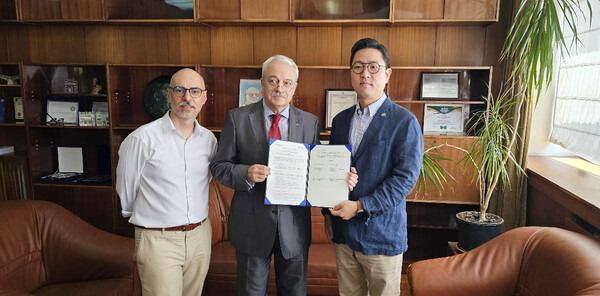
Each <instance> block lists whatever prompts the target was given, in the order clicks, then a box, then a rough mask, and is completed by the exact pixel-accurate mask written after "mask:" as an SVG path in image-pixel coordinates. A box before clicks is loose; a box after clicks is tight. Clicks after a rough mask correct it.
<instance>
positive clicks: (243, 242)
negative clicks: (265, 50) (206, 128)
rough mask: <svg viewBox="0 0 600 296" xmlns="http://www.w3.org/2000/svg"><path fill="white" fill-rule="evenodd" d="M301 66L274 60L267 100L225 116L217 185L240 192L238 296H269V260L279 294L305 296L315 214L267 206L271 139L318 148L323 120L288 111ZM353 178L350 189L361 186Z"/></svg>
mask: <svg viewBox="0 0 600 296" xmlns="http://www.w3.org/2000/svg"><path fill="white" fill-rule="evenodd" d="M297 80H298V67H297V66H296V64H295V63H294V61H292V60H291V59H290V58H288V57H286V56H282V55H275V56H272V57H270V58H269V59H267V60H266V61H265V62H264V63H263V67H262V78H261V84H262V89H263V93H264V99H263V100H261V101H259V102H257V103H254V104H251V105H248V106H244V107H240V108H237V109H233V110H230V111H228V112H227V114H226V116H225V125H224V126H223V131H222V132H221V138H220V140H219V148H218V150H217V155H216V157H215V159H214V160H213V162H212V163H211V165H210V168H211V171H212V173H213V176H214V177H215V179H217V180H218V181H219V182H221V183H222V184H224V185H225V186H228V187H231V188H233V189H234V190H235V193H234V195H233V200H232V202H231V211H230V214H229V224H228V231H229V241H230V242H231V244H232V246H233V247H234V248H235V251H236V261H237V289H238V295H267V287H268V281H269V266H270V263H271V255H274V258H275V279H276V287H277V294H278V295H286V296H287V295H306V274H307V264H308V247H309V246H310V238H311V224H310V223H311V222H310V208H309V207H299V206H282V205H265V204H264V200H265V179H266V178H267V176H268V175H269V174H270V171H271V170H270V168H269V167H268V166H267V160H268V155H269V138H274V139H281V140H285V141H291V142H297V143H306V144H318V143H319V131H320V125H319V119H318V118H317V117H316V116H314V115H312V114H309V113H307V112H304V111H302V110H300V109H298V108H295V107H293V106H291V105H290V101H291V100H292V97H293V96H294V91H295V90H296V86H297V85H298V83H297ZM355 177H356V174H351V173H349V177H348V179H349V180H348V183H349V187H353V186H354V185H350V184H355V183H356V181H357V180H356V178H355Z"/></svg>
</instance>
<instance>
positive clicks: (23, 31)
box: [0, 25, 31, 62]
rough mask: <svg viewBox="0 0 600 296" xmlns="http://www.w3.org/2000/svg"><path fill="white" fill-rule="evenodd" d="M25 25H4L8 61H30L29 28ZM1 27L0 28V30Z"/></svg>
mask: <svg viewBox="0 0 600 296" xmlns="http://www.w3.org/2000/svg"><path fill="white" fill-rule="evenodd" d="M29 28H31V27H28V26H25V25H7V26H5V27H4V29H5V32H6V43H5V44H6V48H7V50H8V58H7V60H6V61H8V62H20V61H23V62H30V61H31V50H30V48H31V42H30V35H29V33H30V29H29ZM1 31H2V29H1V28H0V32H1Z"/></svg>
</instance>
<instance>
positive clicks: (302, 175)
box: [265, 140, 308, 206]
mask: <svg viewBox="0 0 600 296" xmlns="http://www.w3.org/2000/svg"><path fill="white" fill-rule="evenodd" d="M307 166H308V145H307V144H302V143H293V142H287V141H281V140H272V142H271V145H270V149H269V168H270V169H271V175H269V177H267V188H266V192H265V204H277V205H294V206H299V205H304V204H305V201H306V167H307Z"/></svg>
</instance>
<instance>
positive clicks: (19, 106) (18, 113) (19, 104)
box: [13, 97, 24, 123]
mask: <svg viewBox="0 0 600 296" xmlns="http://www.w3.org/2000/svg"><path fill="white" fill-rule="evenodd" d="M13 108H14V109H15V122H16V123H22V122H23V121H24V116H23V97H13Z"/></svg>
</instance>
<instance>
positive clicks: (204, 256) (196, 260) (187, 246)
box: [135, 219, 212, 296]
mask: <svg viewBox="0 0 600 296" xmlns="http://www.w3.org/2000/svg"><path fill="white" fill-rule="evenodd" d="M211 237H212V228H211V226H210V220H209V219H206V221H205V222H204V223H202V225H200V226H198V227H196V228H195V229H193V230H191V231H164V230H149V229H143V228H138V227H136V228H135V253H136V261H137V265H138V272H139V274H140V280H141V283H142V294H143V295H144V296H146V295H160V296H165V295H166V296H170V295H173V296H181V295H190V296H191V295H194V296H195V295H201V294H202V288H203V286H204V279H205V278H206V274H207V273H208V266H209V264H210V251H211V245H210V244H211Z"/></svg>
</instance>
